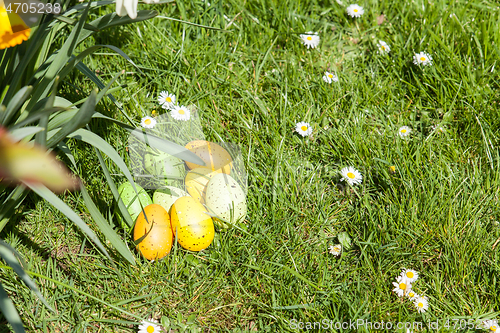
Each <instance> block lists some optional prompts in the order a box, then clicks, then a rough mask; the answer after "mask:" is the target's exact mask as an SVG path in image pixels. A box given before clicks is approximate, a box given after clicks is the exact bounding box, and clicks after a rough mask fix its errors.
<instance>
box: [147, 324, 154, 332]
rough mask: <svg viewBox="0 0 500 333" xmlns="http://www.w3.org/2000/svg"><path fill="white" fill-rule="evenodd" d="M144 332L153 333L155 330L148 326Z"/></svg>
mask: <svg viewBox="0 0 500 333" xmlns="http://www.w3.org/2000/svg"><path fill="white" fill-rule="evenodd" d="M146 331H148V333H153V332H154V331H155V328H154V327H153V326H151V325H149V326H148V328H146Z"/></svg>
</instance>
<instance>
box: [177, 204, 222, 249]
mask: <svg viewBox="0 0 500 333" xmlns="http://www.w3.org/2000/svg"><path fill="white" fill-rule="evenodd" d="M170 219H171V221H172V230H173V232H174V237H175V235H176V234H177V241H178V242H179V244H180V245H181V246H182V247H183V248H185V249H186V250H190V251H201V250H204V249H206V248H207V247H208V246H209V245H210V244H212V241H213V239H214V236H215V229H214V223H213V221H212V218H211V217H210V216H209V215H208V214H207V210H206V208H205V207H204V206H203V205H202V204H201V203H199V202H198V201H197V200H196V199H194V198H192V197H181V198H179V199H177V200H176V201H175V203H174V204H173V205H172V207H171V208H170Z"/></svg>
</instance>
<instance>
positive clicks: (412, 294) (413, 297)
mask: <svg viewBox="0 0 500 333" xmlns="http://www.w3.org/2000/svg"><path fill="white" fill-rule="evenodd" d="M406 296H408V298H409V299H410V300H411V301H414V300H416V299H417V298H419V297H420V296H419V295H418V294H417V293H416V292H414V291H413V290H410V291H408V295H406Z"/></svg>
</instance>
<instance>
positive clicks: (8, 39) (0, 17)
mask: <svg viewBox="0 0 500 333" xmlns="http://www.w3.org/2000/svg"><path fill="white" fill-rule="evenodd" d="M30 31H31V29H30V28H29V27H28V26H27V25H26V24H25V23H24V21H23V20H21V18H20V17H19V15H17V14H15V13H10V14H8V13H7V10H6V9H5V7H4V6H3V5H2V6H0V50H3V49H6V48H8V47H13V46H16V45H18V44H21V43H22V42H24V41H26V40H28V37H29V35H30Z"/></svg>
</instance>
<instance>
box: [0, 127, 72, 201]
mask: <svg viewBox="0 0 500 333" xmlns="http://www.w3.org/2000/svg"><path fill="white" fill-rule="evenodd" d="M0 182H4V183H7V184H9V183H14V184H18V183H27V184H40V183H41V184H43V185H45V186H46V187H48V188H49V189H50V190H52V191H53V192H56V193H60V192H63V191H64V190H74V189H77V188H78V187H79V180H78V179H77V178H75V177H73V175H72V174H71V173H70V172H69V170H68V168H66V166H65V165H64V164H63V163H61V162H60V161H58V160H57V159H56V157H55V155H54V154H53V153H48V152H47V151H46V150H45V149H44V148H42V147H39V146H33V145H30V144H28V143H23V142H16V141H15V140H14V139H13V138H12V137H11V136H10V135H9V132H8V131H7V130H6V129H5V128H3V127H0Z"/></svg>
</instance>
